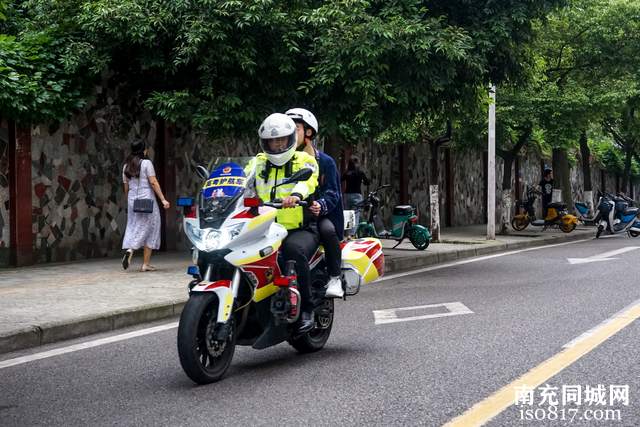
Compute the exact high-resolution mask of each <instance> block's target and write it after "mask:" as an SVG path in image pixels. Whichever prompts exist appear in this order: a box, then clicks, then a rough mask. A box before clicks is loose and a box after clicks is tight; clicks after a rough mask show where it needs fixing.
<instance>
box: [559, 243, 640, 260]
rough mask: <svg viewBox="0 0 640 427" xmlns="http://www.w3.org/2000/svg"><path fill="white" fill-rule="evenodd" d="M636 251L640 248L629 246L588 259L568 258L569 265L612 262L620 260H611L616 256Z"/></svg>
mask: <svg viewBox="0 0 640 427" xmlns="http://www.w3.org/2000/svg"><path fill="white" fill-rule="evenodd" d="M636 249H640V246H627V247H626V248H622V249H617V250H615V251H611V252H605V253H603V254H599V255H592V256H590V257H587V258H567V261H569V264H586V263H588V262H597V261H611V260H614V259H618V258H611V257H614V256H616V255H620V254H623V253H625V252H629V251H634V250H636Z"/></svg>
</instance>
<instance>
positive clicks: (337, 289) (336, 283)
mask: <svg viewBox="0 0 640 427" xmlns="http://www.w3.org/2000/svg"><path fill="white" fill-rule="evenodd" d="M343 295H344V291H343V290H342V281H341V280H340V276H334V277H332V278H330V279H329V283H327V292H326V293H325V295H324V296H325V297H327V298H342V296H343Z"/></svg>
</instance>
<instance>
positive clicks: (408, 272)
mask: <svg viewBox="0 0 640 427" xmlns="http://www.w3.org/2000/svg"><path fill="white" fill-rule="evenodd" d="M589 240H593V239H582V240H575V241H573V242H565V243H557V244H555V245H548V246H536V247H535V248H527V249H519V250H517V251H511V252H503V253H499V254H494V255H486V256H480V257H475V258H472V259H467V260H464V261H455V262H451V263H448V264H438V265H434V266H431V267H425V268H420V269H418V270H411V271H407V272H404V273H398V274H392V275H390V276H382V277H381V278H379V279H377V280H376V281H375V282H374V283H379V282H383V281H385V280H392V279H397V278H398V277H404V276H410V275H412V274H420V273H425V272H427V271H433V270H439V269H441V268H447V267H453V266H456V265H460V264H468V263H470V262H478V261H484V260H486V259H492V258H498V257H502V256H507V255H514V254H519V253H521V252H529V251H536V250H538V249H549V248H552V247H555V246H564V245H572V244H574V243H580V242H586V241H589Z"/></svg>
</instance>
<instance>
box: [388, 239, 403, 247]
mask: <svg viewBox="0 0 640 427" xmlns="http://www.w3.org/2000/svg"><path fill="white" fill-rule="evenodd" d="M403 240H404V239H400V240H399V241H398V243H396V245H395V246H394V247H392V248H391V249H395V248H397V247H398V245H399V244H400V243H402V241H403Z"/></svg>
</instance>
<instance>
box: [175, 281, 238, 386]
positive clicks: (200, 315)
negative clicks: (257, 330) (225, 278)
mask: <svg viewBox="0 0 640 427" xmlns="http://www.w3.org/2000/svg"><path fill="white" fill-rule="evenodd" d="M217 318H218V296H217V295H216V294H214V293H211V292H204V293H194V294H192V295H191V297H190V298H189V300H188V301H187V303H186V304H185V306H184V309H183V310H182V315H181V316H180V324H179V325H178V355H179V357H180V365H182V369H183V370H184V372H185V373H186V374H187V376H188V377H189V378H191V380H193V381H194V382H196V383H198V384H209V383H213V382H216V381H218V380H219V379H220V378H222V376H223V375H224V373H225V372H226V371H227V369H228V368H229V365H230V364H231V359H233V353H234V352H235V348H236V324H235V317H234V316H233V314H232V315H231V318H230V319H229V322H231V328H230V330H229V335H228V337H227V339H226V341H219V340H215V339H214V337H215V335H216V334H217V332H218V331H219V329H220V325H218V324H217Z"/></svg>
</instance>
